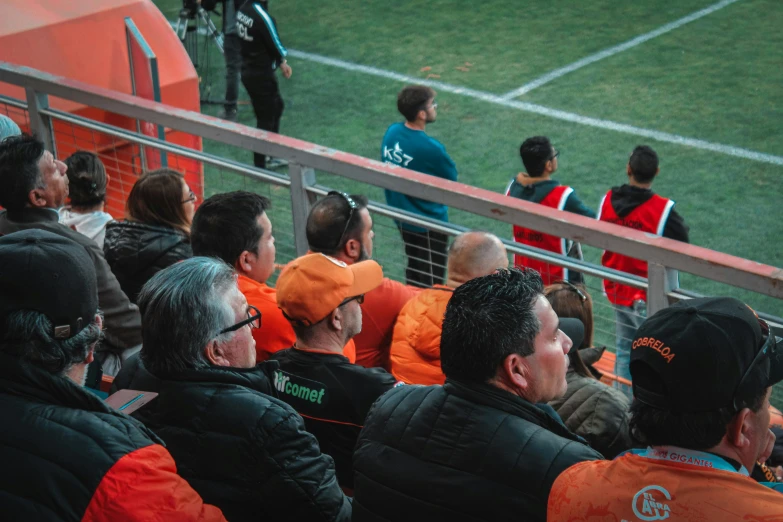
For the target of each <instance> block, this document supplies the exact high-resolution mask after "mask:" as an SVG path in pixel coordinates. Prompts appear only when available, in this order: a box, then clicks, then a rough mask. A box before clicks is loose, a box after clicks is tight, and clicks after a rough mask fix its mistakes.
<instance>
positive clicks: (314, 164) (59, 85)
mask: <svg viewBox="0 0 783 522" xmlns="http://www.w3.org/2000/svg"><path fill="white" fill-rule="evenodd" d="M0 81H2V82H6V83H9V84H13V85H16V86H20V87H22V88H24V89H25V92H26V100H14V99H10V98H3V99H0V103H5V105H6V111H9V110H11V109H13V110H25V111H26V112H27V118H28V119H29V125H30V128H31V130H32V131H33V132H35V133H36V134H38V135H39V136H41V137H43V139H44V141H45V142H46V143H47V146H49V147H50V148H51V149H52V150H53V151H56V149H57V142H58V139H62V136H58V132H59V133H60V134H62V132H63V131H62V130H60V131H56V130H55V125H54V122H55V121H57V122H61V123H60V126H62V124H68V125H70V126H71V127H72V128H73V129H76V128H78V129H81V130H88V131H90V132H93V133H102V134H103V135H105V136H110V137H112V139H114V140H116V141H117V142H123V143H133V144H139V145H144V146H148V147H154V148H157V149H159V150H161V151H166V152H169V153H172V154H175V155H178V156H182V157H184V158H190V159H193V160H196V161H198V162H200V164H201V165H202V166H203V168H204V169H205V171H206V173H207V174H208V175H207V180H206V182H205V185H207V186H206V187H205V188H206V189H207V190H205V194H207V193H208V191H209V189H210V188H211V187H210V183H214V186H216V187H218V189H219V190H225V189H226V188H231V187H236V186H237V185H240V186H244V187H246V188H249V189H251V190H256V191H266V193H267V194H268V195H269V196H270V197H271V198H272V200H273V201H274V202H275V205H276V207H277V209H276V210H275V211H274V214H273V225H274V227H275V229H276V235H278V249H279V252H278V257H279V261H282V262H285V261H287V260H290V259H291V258H293V257H295V256H297V255H301V254H303V253H305V252H306V251H307V250H308V245H307V239H306V236H305V232H304V230H305V222H306V219H307V215H308V212H309V208H310V206H311V205H312V203H313V201H314V200H315V198H316V197H318V196H322V195H324V194H325V193H326V192H327V191H328V190H329V187H327V186H325V185H324V184H319V182H318V181H319V180H318V179H317V176H316V171H318V173H319V174H318V177H320V176H321V175H322V174H329V175H330V176H337V177H338V179H339V180H342V181H340V183H349V182H350V183H353V184H354V185H355V184H357V183H361V184H364V185H366V186H368V187H372V188H374V189H376V192H377V189H378V188H380V189H390V190H394V191H397V192H401V193H404V194H409V195H415V196H416V197H419V198H422V199H427V200H430V201H434V202H437V203H442V204H445V205H447V206H448V207H449V208H451V209H457V210H460V211H464V212H467V213H470V214H472V215H475V216H480V217H482V218H487V221H491V222H494V223H495V224H503V226H504V227H505V228H504V230H505V233H503V232H502V231H501V233H499V234H498V235H500V236H505V238H504V242H505V244H506V246H507V248H508V250H509V252H510V253H519V254H523V255H524V256H526V257H529V258H533V259H538V260H542V261H545V262H547V263H550V264H553V265H559V266H565V267H567V268H569V269H571V270H575V271H578V272H581V273H582V274H584V275H585V276H586V286H587V288H588V289H589V290H590V291H591V293H592V294H593V301H594V307H595V309H594V311H595V315H596V331H597V332H598V334H602V335H603V339H604V340H605V341H606V344H612V343H611V342H610V338H611V341H613V340H614V339H613V337H614V331H613V330H614V316H613V314H612V313H611V306H610V305H609V304H608V302H606V300H605V299H602V298H601V297H600V295H601V293H602V290H601V280H602V279H608V280H612V281H618V282H620V283H623V284H626V285H630V286H634V287H638V288H644V289H646V290H647V295H648V304H647V307H648V313H650V314H652V313H654V312H655V311H657V310H659V309H661V308H663V307H666V306H668V305H669V304H670V303H671V302H673V301H674V300H679V299H686V298H690V297H693V296H695V295H697V294H695V293H693V292H688V291H684V290H681V289H679V288H677V274H678V271H682V272H687V273H689V274H693V275H695V276H698V277H701V278H706V279H709V280H712V281H717V282H721V283H725V284H728V285H731V286H734V287H737V288H741V289H745V290H748V291H751V292H754V293H758V294H761V295H764V296H769V297H771V298H774V299H781V298H783V271H782V270H781V269H779V268H776V267H772V266H768V265H763V264H760V263H756V262H754V261H750V260H747V259H742V258H739V257H735V256H732V255H728V254H723V253H720V252H715V251H712V250H709V249H706V248H702V247H699V246H695V245H688V244H683V243H680V242H676V241H672V240H669V239H666V238H662V237H657V236H653V235H650V234H646V233H643V232H639V231H636V230H632V229H629V228H623V227H620V226H617V225H613V224H609V223H604V222H599V221H596V220H594V219H589V218H586V217H582V216H578V215H575V214H570V213H565V212H560V211H557V210H554V209H550V208H547V207H544V206H542V205H537V204H532V203H529V202H525V201H521V200H519V199H515V198H510V197H507V196H505V195H503V194H500V193H495V192H491V191H488V190H484V189H481V188H477V187H473V186H468V185H464V184H461V183H457V182H452V181H447V180H443V179H439V178H435V177H433V176H428V175H425V174H420V173H417V172H414V171H409V170H407V169H403V168H399V167H396V166H393V165H388V164H383V163H381V162H378V161H375V160H371V159H367V158H363V157H359V156H356V155H353V154H349V153H345V152H341V151H337V150H333V149H329V148H326V147H322V146H319V145H316V144H313V143H308V142H305V141H301V140H298V139H294V138H290V137H286V136H282V135H277V134H273V133H269V132H265V131H260V130H257V129H254V128H250V127H247V126H244V125H241V124H237V123H231V122H227V121H224V120H219V119H216V118H213V117H210V116H206V115H203V114H199V113H195V112H191V111H186V110H182V109H178V108H175V107H171V106H167V105H163V104H160V103H155V102H151V101H148V100H144V99H139V98H136V97H133V96H131V95H127V94H123V93H118V92H114V91H109V90H106V89H102V88H98V87H94V86H90V85H87V84H84V83H81V82H76V81H73V80H70V79H67V78H63V77H58V76H54V75H50V74H47V73H43V72H40V71H36V70H34V69H30V68H27V67H23V66H17V65H10V64H3V63H0ZM50 96H53V97H57V98H61V99H65V100H69V101H72V102H76V103H80V104H84V105H86V106H89V107H93V108H97V109H102V110H105V111H108V112H111V113H115V114H120V115H123V116H127V117H130V118H134V119H138V120H142V121H145V122H149V123H152V124H155V125H163V126H165V127H166V128H168V129H173V130H177V131H181V132H184V133H188V134H192V135H195V136H199V137H201V138H203V139H204V140H207V143H217V144H223V145H228V146H231V147H234V148H237V149H241V150H243V151H246V152H245V154H247V155H248V159H249V156H250V153H251V152H258V153H262V154H266V155H270V156H274V157H277V158H284V159H286V160H288V161H289V162H290V164H289V169H288V175H287V176H286V175H283V174H277V173H274V172H270V171H265V170H260V169H257V168H254V167H252V166H249V165H246V164H244V163H241V162H238V161H235V160H231V159H228V158H226V157H222V156H218V155H214V154H210V153H207V152H202V151H199V150H194V149H189V148H186V147H183V146H181V145H176V144H174V143H167V142H163V141H160V140H158V139H157V138H153V137H150V136H145V135H140V134H137V133H135V132H131V131H128V130H126V129H120V128H117V127H113V126H110V125H107V124H105V123H103V122H98V121H94V120H89V119H86V118H83V117H80V116H77V115H74V114H71V113H66V112H63V111H60V110H57V109H53V108H51V107H50V100H49V97H50ZM9 108H11V109H9ZM72 132H73V135H74V136H76V134H77V133H76V132H75V131H72ZM88 147H89V144H87V145H86V146H84V147H83V148H88ZM115 159H116V161H118V162H121V161H124V160H123V159H121V158H115ZM210 179H212V180H217V181H210ZM239 180H243V181H239ZM243 184H244V185H243ZM212 188H214V187H212ZM128 190H129V189H128ZM280 190H282V191H283V192H280ZM283 193H287V194H288V198H281V196H282V195H283ZM286 199H287V201H284V200H286ZM369 208H370V211H371V212H372V215H373V217H374V219H375V225H376V237H377V239H376V244H377V245H379V247H380V248H379V247H376V253H375V255H374V257H375V258H376V259H378V260H379V261H380V262H381V263H382V264H383V265H384V269H385V271H386V272H387V275H390V276H391V277H395V278H397V279H401V278H402V276H401V274H402V268H401V267H402V266H403V265H404V262H405V261H404V256H403V255H402V254H401V249H400V248H399V245H400V244H401V239H400V237H399V234H398V232H397V230H396V226H395V225H394V224H393V222H392V220H396V221H402V222H407V223H411V224H414V225H418V226H422V227H425V228H427V229H429V230H434V231H438V232H441V233H445V234H447V235H449V236H453V235H456V234H459V233H461V232H463V231H465V230H466V227H465V226H462V225H459V224H454V223H442V222H435V221H430V220H427V219H425V218H422V217H420V216H416V215H412V214H408V213H405V212H403V211H400V210H398V209H395V208H391V207H388V206H386V205H384V204H382V203H379V202H377V201H371V204H370V207H369ZM515 223H524V224H525V226H526V227H527V228H531V229H534V230H537V231H540V232H543V233H546V234H552V235H555V236H559V237H565V238H568V239H571V240H574V241H579V242H580V243H581V244H583V245H590V246H592V247H595V248H597V249H607V250H611V251H614V252H619V253H622V254H625V255H629V256H632V257H635V258H638V259H643V260H645V261H646V262H647V263H648V267H649V277H648V279H646V280H645V279H643V278H640V277H636V276H633V275H629V274H626V273H623V272H618V271H615V270H610V269H607V268H604V267H602V266H600V265H596V264H592V263H588V262H584V261H579V260H575V259H572V258H567V257H564V256H560V255H557V254H553V253H551V252H546V251H543V250H537V249H532V248H528V247H525V246H523V245H520V244H517V243H515V242H514V241H513V240H511V239H510V235H511V228H512V225H513V224H515ZM496 228H497V227H496ZM281 238H282V239H283V241H281ZM384 245H385V247H384ZM281 247H282V248H281ZM775 302H776V303H777V301H775ZM767 311H769V312H774V311H775V310H767ZM773 319H774V317H773ZM776 322H777V321H776Z"/></svg>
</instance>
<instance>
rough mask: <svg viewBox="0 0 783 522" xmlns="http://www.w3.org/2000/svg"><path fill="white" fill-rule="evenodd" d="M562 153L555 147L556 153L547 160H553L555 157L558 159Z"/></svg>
mask: <svg viewBox="0 0 783 522" xmlns="http://www.w3.org/2000/svg"><path fill="white" fill-rule="evenodd" d="M559 155H560V151H559V150H557V149H555V153H554V154H552V157H551V158H549V159H548V160H547V161H552V160H553V159H556V158H557V157H558V156H559Z"/></svg>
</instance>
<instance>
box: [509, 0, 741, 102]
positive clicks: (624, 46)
mask: <svg viewBox="0 0 783 522" xmlns="http://www.w3.org/2000/svg"><path fill="white" fill-rule="evenodd" d="M738 1H739V0H723V1H721V2H718V3H717V4H713V5H711V6H709V7H705V8H704V9H702V10H700V11H696V12H695V13H691V14H689V15H688V16H685V17H683V18H680V19H679V20H675V21H674V22H671V23H668V24H666V25H664V26H661V27H659V28H658V29H655V30H654V31H650V32H649V33H645V34H643V35H640V36H637V37H636V38H633V39H632V40H628V41H627V42H625V43H621V44H619V45H615V46H614V47H609V48H608V49H604V50H603V51H600V52H597V53H595V54H591V55H590V56H586V57H584V58H582V59H581V60H578V61H576V62H574V63H572V64H569V65H566V66H565V67H561V68H559V69H555V70H554V71H551V72H548V73H547V74H545V75H543V76H541V77H540V78H536V79H535V80H533V81H532V82H529V83H526V84H525V85H523V86H522V87H520V88H518V89H514V90H513V91H510V92H507V93H506V94H504V95H503V96H502V98H503V99H505V100H512V99H514V98H518V97H519V96H522V95H523V94H526V93H528V92H530V91H532V90H533V89H537V88H538V87H541V86H542V85H545V84H547V83H549V82H551V81H552V80H556V79H558V78H560V77H561V76H565V75H566V74H568V73H571V72H574V71H576V70H577V69H581V68H582V67H585V66H587V65H590V64H591V63H595V62H597V61H599V60H603V59H604V58H609V57H610V56H614V55H615V54H617V53H621V52H623V51H627V50H628V49H630V48H632V47H636V46H637V45H640V44H643V43H644V42H647V41H649V40H652V39H653V38H656V37H658V36H661V35H662V34H666V33H668V32H670V31H673V30H675V29H677V28H678V27H682V26H683V25H685V24H688V23H690V22H693V21H694V20H698V19H699V18H703V17H705V16H707V15H708V14H710V13H714V12H715V11H717V10H719V9H723V8H724V7H726V6H727V5H731V4H733V3H735V2H738Z"/></svg>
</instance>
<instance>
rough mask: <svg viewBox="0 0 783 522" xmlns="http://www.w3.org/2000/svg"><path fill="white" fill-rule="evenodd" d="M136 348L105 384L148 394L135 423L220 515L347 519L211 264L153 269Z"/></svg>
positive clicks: (254, 319) (224, 274)
mask: <svg viewBox="0 0 783 522" xmlns="http://www.w3.org/2000/svg"><path fill="white" fill-rule="evenodd" d="M139 308H140V309H141V313H142V318H143V322H142V324H143V331H142V335H143V338H144V346H143V348H142V351H141V358H140V360H139V359H134V358H131V359H129V360H128V362H127V363H126V364H125V365H124V367H123V369H122V371H121V372H120V374H119V375H118V376H117V379H116V380H115V381H114V382H115V385H116V387H117V388H118V389H122V388H130V389H136V390H145V391H154V392H158V393H159V395H158V397H157V398H155V400H153V401H151V402H150V403H149V404H147V405H145V407H144V408H142V409H139V410H137V411H136V412H134V413H133V415H134V416H135V417H136V418H137V419H139V420H140V421H142V422H144V424H145V425H146V426H147V427H149V428H150V429H152V430H153V431H154V432H155V433H156V434H157V435H158V436H159V437H160V438H161V439H163V441H164V442H165V443H166V446H167V447H168V449H169V451H170V452H171V454H172V455H173V456H174V460H175V461H176V463H177V466H178V468H179V469H180V470H181V475H182V476H183V477H184V478H185V479H186V480H187V481H188V482H189V483H190V484H191V485H192V486H193V488H194V489H195V490H196V491H197V492H198V493H199V494H200V495H201V496H202V498H204V499H205V501H207V500H206V499H207V498H208V499H210V500H209V501H207V502H211V503H212V504H214V505H216V506H218V507H219V508H220V509H222V510H223V513H224V514H225V516H226V518H227V519H229V520H232V521H242V520H247V521H250V520H340V521H344V520H350V518H351V504H350V501H349V500H348V499H347V498H346V497H345V496H344V495H343V493H342V491H341V490H340V488H339V486H338V484H337V481H336V480H335V469H334V463H333V462H332V459H331V458H329V457H328V456H326V455H324V454H323V453H321V451H320V449H319V448H318V442H317V441H316V439H315V438H314V437H313V436H312V435H310V434H309V433H307V432H306V431H305V426H304V424H303V422H302V419H301V418H300V417H299V415H297V414H296V412H295V411H294V410H293V409H292V408H291V407H290V406H288V405H287V404H285V403H284V402H282V401H280V400H278V399H276V398H274V397H275V396H277V395H278V392H277V391H276V390H275V389H274V386H273V384H272V381H273V379H274V378H275V376H274V373H273V372H274V370H275V369H276V368H277V364H276V363H271V362H267V363H262V364H259V365H257V364H256V350H255V342H254V341H253V336H252V331H253V330H255V329H258V328H259V326H261V323H262V321H263V317H262V316H261V313H260V312H259V311H258V310H257V309H256V308H255V307H253V306H249V305H248V304H247V299H246V298H245V296H244V295H242V292H240V291H239V288H238V286H237V281H236V273H235V272H234V270H233V269H232V268H231V267H230V266H228V265H227V264H226V263H224V262H223V261H221V260H219V259H214V258H207V257H194V258H191V259H188V260H185V261H183V262H181V263H177V264H175V265H173V266H171V267H169V268H167V269H165V270H163V271H161V272H158V273H157V274H156V275H155V276H153V278H152V279H150V280H149V282H147V284H146V285H144V288H143V289H142V291H141V294H140V295H139Z"/></svg>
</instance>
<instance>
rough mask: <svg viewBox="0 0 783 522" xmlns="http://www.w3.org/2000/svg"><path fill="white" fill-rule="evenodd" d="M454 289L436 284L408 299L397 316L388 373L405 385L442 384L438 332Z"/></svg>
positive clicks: (443, 380) (440, 329) (443, 377)
mask: <svg viewBox="0 0 783 522" xmlns="http://www.w3.org/2000/svg"><path fill="white" fill-rule="evenodd" d="M453 292H454V291H453V290H452V289H451V288H449V287H447V286H443V285H435V286H434V287H432V288H429V289H427V290H424V291H422V292H421V293H419V295H417V296H416V297H414V298H413V299H411V300H410V301H408V304H406V305H405V307H404V308H403V309H402V311H401V312H400V315H399V316H398V317H397V323H396V324H395V325H394V333H393V334H392V345H391V352H390V359H391V372H392V374H393V375H394V377H395V378H396V379H397V380H400V381H402V382H404V383H406V384H424V385H430V384H443V383H444V382H445V380H446V377H445V376H444V375H443V370H441V369H440V334H441V332H442V331H443V316H444V315H445V313H446V305H447V304H448V302H449V299H451V296H452V294H453Z"/></svg>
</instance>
